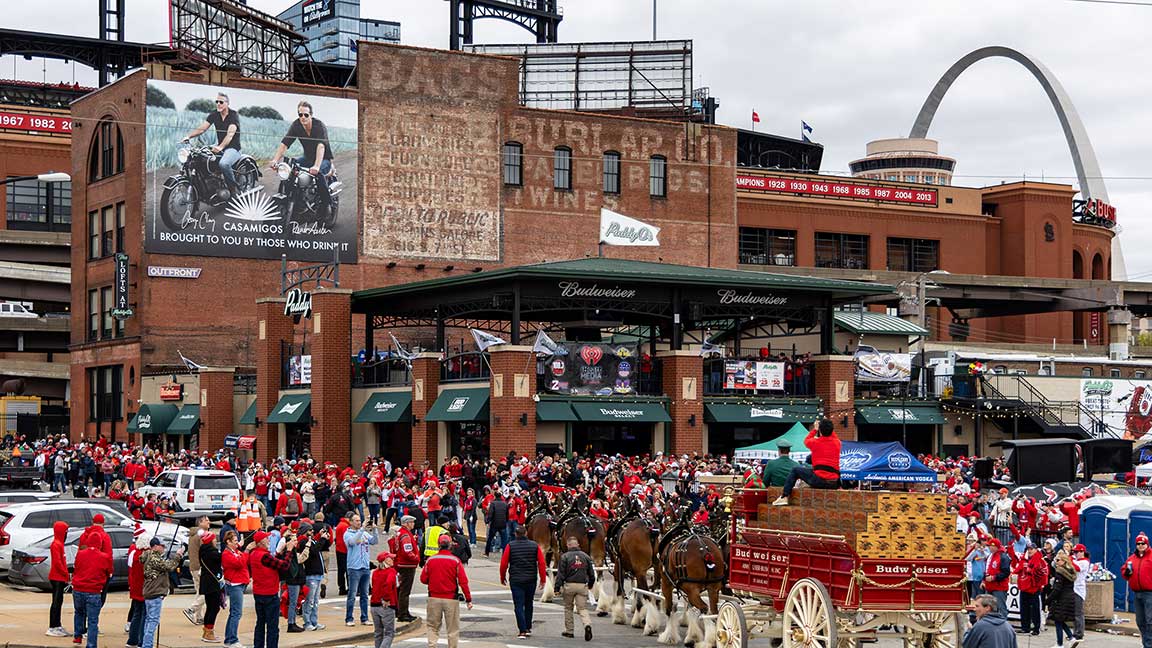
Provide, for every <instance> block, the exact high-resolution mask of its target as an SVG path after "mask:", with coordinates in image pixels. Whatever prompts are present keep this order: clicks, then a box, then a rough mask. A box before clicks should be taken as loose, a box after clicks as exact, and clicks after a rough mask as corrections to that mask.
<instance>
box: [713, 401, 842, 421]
mask: <svg viewBox="0 0 1152 648" xmlns="http://www.w3.org/2000/svg"><path fill="white" fill-rule="evenodd" d="M818 418H820V405H819V404H817V403H790V404H781V403H773V402H771V401H767V402H759V403H757V402H742V403H725V402H708V401H705V402H704V421H705V422H706V423H805V424H807V423H812V422H814V421H816V419H818Z"/></svg>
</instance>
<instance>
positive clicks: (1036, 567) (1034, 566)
mask: <svg viewBox="0 0 1152 648" xmlns="http://www.w3.org/2000/svg"><path fill="white" fill-rule="evenodd" d="M1012 573H1013V574H1015V575H1016V583H1017V585H1018V586H1019V587H1020V630H1021V631H1022V632H1025V633H1028V632H1030V633H1032V635H1033V636H1039V634H1040V630H1041V629H1042V628H1041V625H1040V624H1041V620H1040V591H1041V590H1043V589H1044V586H1046V585H1047V584H1048V563H1047V562H1046V561H1045V560H1044V556H1043V555H1041V553H1040V552H1039V551H1038V550H1037V549H1036V545H1031V544H1030V545H1028V548H1027V549H1026V550H1024V556H1023V557H1022V558H1021V559H1020V561H1019V562H1017V563H1016V567H1015V568H1014V569H1013V570H1012Z"/></svg>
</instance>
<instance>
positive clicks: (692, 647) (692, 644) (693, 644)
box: [684, 641, 696, 648]
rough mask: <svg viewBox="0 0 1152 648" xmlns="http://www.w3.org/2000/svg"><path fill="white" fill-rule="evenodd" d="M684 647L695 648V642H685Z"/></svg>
mask: <svg viewBox="0 0 1152 648" xmlns="http://www.w3.org/2000/svg"><path fill="white" fill-rule="evenodd" d="M684 645H685V646H688V648H696V642H695V641H685V642H684Z"/></svg>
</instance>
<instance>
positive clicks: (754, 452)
mask: <svg viewBox="0 0 1152 648" xmlns="http://www.w3.org/2000/svg"><path fill="white" fill-rule="evenodd" d="M806 438H808V428H807V427H805V425H804V424H803V423H796V424H794V425H793V426H792V429H790V430H788V431H787V432H785V433H784V434H782V435H780V436H778V437H776V438H775V439H772V440H771V441H765V442H763V443H757V444H756V445H750V446H746V447H743V448H736V452H735V454H734V456H733V458H734V459H737V460H743V461H755V460H757V459H775V458H776V457H779V456H780V452H779V451H778V450H777V448H776V444H777V443H779V442H781V441H788V442H790V443H791V444H792V452H790V453H789V456H791V457H792V458H793V459H795V460H796V461H804V460H805V459H807V458H808V455H809V454H810V453H809V452H808V448H807V447H806V446H805V445H804V439H806Z"/></svg>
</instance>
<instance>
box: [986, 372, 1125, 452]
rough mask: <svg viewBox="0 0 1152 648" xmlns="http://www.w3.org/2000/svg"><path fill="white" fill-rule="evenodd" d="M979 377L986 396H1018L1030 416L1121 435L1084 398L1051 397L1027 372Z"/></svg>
mask: <svg viewBox="0 0 1152 648" xmlns="http://www.w3.org/2000/svg"><path fill="white" fill-rule="evenodd" d="M973 378H975V377H973ZM979 378H980V382H981V384H982V387H983V390H984V397H985V398H998V399H1003V400H1018V401H1020V402H1021V403H1023V404H1024V405H1026V406H1027V412H1028V414H1029V415H1030V416H1032V417H1034V418H1036V419H1038V420H1041V421H1043V422H1044V423H1045V424H1046V425H1049V426H1053V427H1079V428H1081V429H1084V430H1085V431H1087V432H1089V433H1090V434H1092V435H1094V436H1110V437H1116V436H1117V434H1116V432H1115V431H1114V430H1112V429H1111V428H1109V427H1108V425H1107V424H1106V423H1105V422H1104V420H1103V419H1102V418H1101V417H1100V415H1099V414H1098V413H1097V412H1093V411H1092V410H1091V409H1089V408H1087V407H1085V406H1084V404H1083V403H1081V402H1080V401H1058V400H1049V399H1048V397H1047V396H1045V395H1044V394H1043V393H1042V392H1041V391H1040V390H1038V389H1037V388H1036V386H1035V385H1033V384H1032V383H1031V382H1029V381H1028V379H1027V378H1026V377H1025V376H1022V375H1019V374H984V375H983V376H980V377H979Z"/></svg>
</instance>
